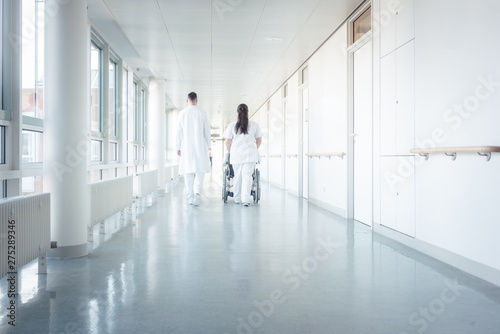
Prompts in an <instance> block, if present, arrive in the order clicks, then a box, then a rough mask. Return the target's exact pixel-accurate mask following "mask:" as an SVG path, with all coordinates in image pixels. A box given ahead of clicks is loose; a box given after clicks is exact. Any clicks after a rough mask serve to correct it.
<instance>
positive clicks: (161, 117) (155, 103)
mask: <svg viewBox="0 0 500 334" xmlns="http://www.w3.org/2000/svg"><path fill="white" fill-rule="evenodd" d="M165 89H166V84H165V79H152V80H151V81H150V83H149V117H148V119H149V126H148V127H147V128H148V149H149V155H148V156H149V163H150V166H151V169H157V170H158V187H159V191H160V193H162V192H165V184H166V180H165V161H166V158H167V156H166V153H165V146H166V142H167V137H166V135H167V134H166V131H165V128H166V116H165Z"/></svg>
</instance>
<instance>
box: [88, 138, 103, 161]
mask: <svg viewBox="0 0 500 334" xmlns="http://www.w3.org/2000/svg"><path fill="white" fill-rule="evenodd" d="M90 160H91V161H102V141H100V140H91V141H90Z"/></svg>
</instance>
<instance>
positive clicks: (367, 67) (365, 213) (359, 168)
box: [353, 42, 373, 226]
mask: <svg viewBox="0 0 500 334" xmlns="http://www.w3.org/2000/svg"><path fill="white" fill-rule="evenodd" d="M353 80H354V85H353V113H354V115H353V116H354V117H353V119H354V124H353V125H354V127H353V128H354V133H353V136H354V149H353V162H354V173H353V175H354V219H355V220H357V221H360V222H362V223H364V224H367V225H369V226H371V225H372V210H373V205H372V179H373V176H372V171H373V168H372V162H373V159H372V43H371V42H368V43H366V44H365V45H364V46H362V47H361V48H360V49H358V50H357V51H355V52H354V55H353Z"/></svg>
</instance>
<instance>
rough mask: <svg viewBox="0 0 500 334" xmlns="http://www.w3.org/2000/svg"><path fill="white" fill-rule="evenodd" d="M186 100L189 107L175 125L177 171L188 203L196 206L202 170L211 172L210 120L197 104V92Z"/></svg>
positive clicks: (203, 176) (202, 174)
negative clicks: (209, 153) (182, 181)
mask: <svg viewBox="0 0 500 334" xmlns="http://www.w3.org/2000/svg"><path fill="white" fill-rule="evenodd" d="M187 103H188V106H187V107H186V108H185V109H183V110H182V111H181V112H180V114H179V122H178V125H177V155H178V156H179V157H180V158H179V174H181V175H184V182H185V187H186V197H187V200H188V203H189V204H191V205H199V204H200V202H201V198H200V195H201V189H202V187H203V180H204V178H205V173H209V172H210V159H209V156H208V150H209V148H210V140H211V138H210V121H209V120H208V116H207V114H206V113H205V112H204V111H203V110H201V109H200V108H198V107H197V104H198V96H197V95H196V93H194V92H191V93H189V94H188V98H187Z"/></svg>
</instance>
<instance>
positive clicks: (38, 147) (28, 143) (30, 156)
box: [22, 130, 43, 163]
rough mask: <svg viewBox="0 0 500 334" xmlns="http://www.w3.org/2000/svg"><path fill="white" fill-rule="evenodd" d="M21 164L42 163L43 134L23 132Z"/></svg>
mask: <svg viewBox="0 0 500 334" xmlns="http://www.w3.org/2000/svg"><path fill="white" fill-rule="evenodd" d="M22 159H23V163H36V162H43V134H42V133H41V132H36V131H27V130H23V150H22Z"/></svg>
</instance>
